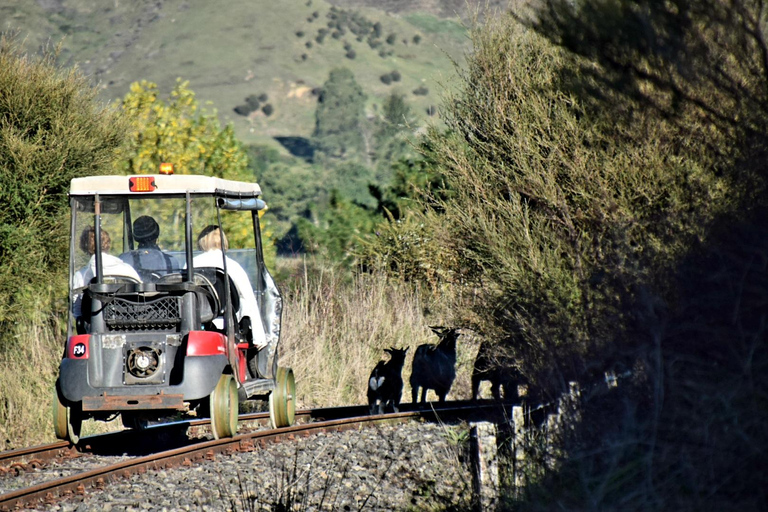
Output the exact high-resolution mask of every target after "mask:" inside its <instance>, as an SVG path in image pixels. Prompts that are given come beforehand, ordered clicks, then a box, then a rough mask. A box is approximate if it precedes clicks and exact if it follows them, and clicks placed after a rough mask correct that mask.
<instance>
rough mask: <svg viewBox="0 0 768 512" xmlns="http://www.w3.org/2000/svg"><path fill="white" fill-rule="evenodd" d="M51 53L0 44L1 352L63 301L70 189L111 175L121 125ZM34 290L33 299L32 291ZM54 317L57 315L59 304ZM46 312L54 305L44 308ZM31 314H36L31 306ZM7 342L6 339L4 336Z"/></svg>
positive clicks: (3, 40) (84, 82) (83, 80)
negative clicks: (33, 318) (37, 54)
mask: <svg viewBox="0 0 768 512" xmlns="http://www.w3.org/2000/svg"><path fill="white" fill-rule="evenodd" d="M55 60H56V57H55V55H53V54H48V55H47V56H45V57H43V58H40V59H36V58H33V57H29V56H26V55H24V54H22V53H21V50H20V49H19V46H17V43H16V42H15V41H13V40H9V39H7V38H5V37H2V38H0V182H2V184H3V186H2V187H0V261H1V262H2V264H1V265H0V324H2V326H3V328H2V329H0V337H2V340H3V342H2V343H1V344H0V347H4V348H6V347H10V346H13V343H14V342H13V337H12V332H13V329H11V328H9V326H8V325H6V323H5V322H11V324H13V323H14V322H17V321H22V319H23V318H24V317H25V315H27V314H28V313H30V312H31V310H30V309H29V308H31V307H32V304H33V303H35V302H36V301H37V300H40V301H46V300H53V297H54V296H52V295H49V294H50V293H52V292H55V293H56V294H57V295H58V296H59V297H61V296H65V293H64V292H63V290H61V289H56V290H52V289H51V288H50V286H52V285H56V286H61V285H62V282H61V277H62V276H66V275H67V268H68V267H67V259H68V254H69V252H68V250H67V238H68V229H67V225H66V219H67V214H66V211H67V206H68V204H67V191H68V190H69V182H70V180H71V179H72V178H75V177H78V176H86V175H89V174H104V173H106V172H110V171H112V170H113V168H112V162H113V158H114V153H113V150H114V149H115V148H116V147H118V146H119V144H120V143H121V141H122V137H123V135H122V134H123V133H124V128H125V127H124V125H123V124H122V123H121V122H120V120H119V119H118V118H117V117H116V115H115V114H114V113H113V112H112V111H109V110H104V109H102V108H100V107H99V106H98V103H97V102H96V101H95V97H96V91H95V90H94V89H92V88H91V87H90V86H88V82H87V80H86V78H85V77H83V76H82V75H81V74H79V73H78V72H76V71H69V72H64V71H61V70H59V69H58V68H57V67H56V65H55ZM33 290H34V293H33V292H32V291H33ZM57 304H58V305H57V306H56V308H53V309H54V310H55V311H60V310H61V304H60V303H57ZM47 306H48V307H50V306H51V304H47ZM33 309H34V308H33ZM6 336H9V337H8V338H6Z"/></svg>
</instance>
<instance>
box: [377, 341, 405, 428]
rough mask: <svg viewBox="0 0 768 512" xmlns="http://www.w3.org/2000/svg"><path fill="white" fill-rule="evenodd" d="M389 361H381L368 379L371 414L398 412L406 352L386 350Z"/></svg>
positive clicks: (397, 349) (392, 349)
mask: <svg viewBox="0 0 768 512" xmlns="http://www.w3.org/2000/svg"><path fill="white" fill-rule="evenodd" d="M384 352H386V353H388V354H389V361H386V362H384V361H379V362H378V363H376V366H375V367H374V368H373V371H372V372H371V376H370V377H368V407H369V410H370V413H371V414H383V413H384V410H385V409H388V408H389V409H392V411H393V412H398V406H399V405H400V396H401V395H402V393H403V376H402V371H403V365H404V364H405V354H406V352H408V349H407V348H406V349H405V350H402V349H399V348H394V347H392V348H385V349H384Z"/></svg>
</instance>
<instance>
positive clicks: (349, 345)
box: [0, 262, 477, 449]
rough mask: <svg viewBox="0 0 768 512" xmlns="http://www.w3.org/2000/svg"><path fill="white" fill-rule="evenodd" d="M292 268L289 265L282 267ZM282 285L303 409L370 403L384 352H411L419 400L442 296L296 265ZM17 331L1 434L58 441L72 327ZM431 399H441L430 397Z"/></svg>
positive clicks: (0, 381)
mask: <svg viewBox="0 0 768 512" xmlns="http://www.w3.org/2000/svg"><path fill="white" fill-rule="evenodd" d="M281 265H282V266H285V265H286V263H284V262H283V263H282V264H281ZM287 275H288V277H287V278H285V279H281V281H285V282H281V285H282V288H283V294H284V296H285V307H284V314H283V338H282V341H281V360H280V363H281V364H282V365H284V366H290V367H292V368H293V370H294V372H295V375H296V382H297V393H298V405H299V407H313V406H337V405H347V404H363V403H366V390H367V380H368V376H369V373H370V371H371V369H372V368H373V366H374V365H375V364H376V361H378V360H379V359H382V358H384V357H385V354H384V352H383V349H384V348H388V347H392V346H394V347H410V350H409V353H408V354H409V355H408V359H407V361H406V366H405V368H404V369H403V380H404V381H405V387H404V389H403V401H404V402H410V387H409V386H408V376H409V375H410V371H411V370H410V365H411V364H410V363H411V357H412V355H413V352H414V351H415V348H416V346H417V345H419V344H421V343H434V342H436V341H437V337H436V336H435V335H434V334H433V333H432V331H430V329H429V326H430V325H450V324H451V322H450V319H449V317H448V314H447V311H448V308H447V306H446V304H443V303H441V300H442V299H441V298H440V297H433V296H428V295H426V294H424V293H422V292H420V291H419V290H417V289H416V288H414V287H413V286H411V285H410V284H408V283H404V282H402V281H399V280H397V279H392V278H389V279H387V278H386V277H384V276H379V275H360V276H357V277H352V278H351V277H349V275H346V274H342V273H339V272H337V271H334V270H330V269H327V268H323V267H320V266H318V265H316V264H314V263H313V264H311V265H307V264H304V263H299V264H298V265H296V262H294V263H293V267H292V269H291V270H290V271H289V272H288V273H287ZM36 311H37V313H36V314H35V315H33V316H32V317H31V318H30V321H29V322H28V323H24V324H17V325H16V327H15V329H16V332H15V333H14V334H13V336H12V337H11V339H15V340H17V341H18V343H17V344H16V345H15V347H13V348H12V349H8V350H3V351H2V352H0V368H3V371H2V372H0V435H2V440H3V448H2V449H11V448H17V447H21V446H31V445H35V444H40V443H43V442H49V441H52V440H53V426H52V423H51V412H50V411H51V397H52V390H53V386H54V382H55V380H56V375H57V372H58V365H59V361H60V357H61V351H62V347H63V338H64V334H63V331H62V322H63V321H64V320H63V319H59V318H55V317H51V315H52V313H48V311H50V307H43V306H42V305H41V306H40V307H38V308H36ZM476 352H477V342H476V341H475V340H474V339H473V338H472V336H471V335H470V334H467V335H464V336H462V337H460V338H459V343H458V362H457V376H456V381H455V383H454V386H453V389H452V390H451V392H450V393H449V395H448V399H449V400H452V399H454V400H455V399H467V398H469V397H470V376H471V371H472V362H473V359H474V356H475V354H476ZM428 399H430V400H436V396H435V395H434V392H432V391H430V394H429V395H428ZM119 425H120V424H119V421H116V422H112V423H108V424H104V423H102V422H96V421H92V420H89V421H86V422H85V423H84V425H83V434H84V435H89V434H92V433H96V432H103V431H108V430H114V429H117V428H119Z"/></svg>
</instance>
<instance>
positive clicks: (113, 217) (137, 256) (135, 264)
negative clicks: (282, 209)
mask: <svg viewBox="0 0 768 512" xmlns="http://www.w3.org/2000/svg"><path fill="white" fill-rule="evenodd" d="M100 202H101V208H100V218H101V224H100V229H101V244H100V245H101V261H102V276H103V277H104V276H107V277H110V276H117V277H120V278H124V279H126V280H128V281H138V282H143V283H152V282H157V281H158V280H160V279H161V278H162V277H163V276H165V275H167V274H171V273H179V272H181V271H182V270H184V269H186V268H187V266H188V262H187V254H186V229H185V219H186V200H185V198H184V197H179V196H169V197H162V196H151V197H149V198H148V197H146V196H143V197H142V196H103V197H101V198H100ZM190 205H191V206H190V208H191V219H192V241H191V245H192V250H193V253H192V255H193V257H195V256H198V255H199V254H200V253H201V251H200V248H199V247H198V243H197V238H198V235H199V234H200V233H202V232H203V231H204V230H205V229H206V228H207V227H208V226H211V225H216V226H218V225H219V219H221V226H223V228H224V232H225V233H226V237H227V239H228V247H227V249H228V251H227V255H228V256H229V257H230V258H232V259H234V260H235V261H237V262H238V263H239V264H240V265H241V266H242V267H243V269H244V270H245V272H246V273H247V274H248V277H249V279H250V280H251V283H252V284H253V288H255V289H256V290H257V291H258V289H259V288H261V286H259V285H260V281H261V276H260V273H261V272H260V258H259V256H258V255H259V250H258V249H260V247H259V246H258V240H259V239H258V233H257V237H256V238H255V237H254V232H253V220H252V217H251V212H250V211H233V210H217V208H216V202H215V200H214V198H213V197H211V196H196V197H192V199H191V203H190ZM72 215H73V218H72V244H71V254H72V258H71V260H72V265H71V270H72V273H71V275H72V279H71V281H70V284H71V289H72V290H73V291H77V290H79V289H81V288H83V287H84V286H87V285H88V284H89V283H90V282H91V280H92V279H93V278H94V277H96V271H97V269H96V257H95V253H96V250H97V247H96V245H97V244H96V238H95V235H96V233H95V229H94V228H95V224H94V217H95V207H94V198H93V197H91V196H75V197H73V198H72Z"/></svg>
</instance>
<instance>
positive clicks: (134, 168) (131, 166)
mask: <svg viewBox="0 0 768 512" xmlns="http://www.w3.org/2000/svg"><path fill="white" fill-rule="evenodd" d="M188 85H189V84H188V82H183V81H181V80H180V79H179V80H177V82H176V86H175V87H174V88H173V91H171V93H170V97H169V98H168V100H167V101H166V100H163V99H162V98H160V96H159V91H158V89H157V85H156V84H154V83H152V82H147V81H146V80H142V81H140V82H134V83H133V84H131V91H130V92H129V93H128V94H126V95H125V98H123V102H122V110H123V113H124V114H125V116H126V117H127V118H128V119H129V120H130V122H131V129H130V131H129V133H128V142H127V144H126V145H125V147H124V148H123V151H122V153H121V157H122V169H123V170H124V171H125V172H132V173H153V172H156V171H157V169H158V168H159V165H160V163H161V162H173V164H174V166H175V167H176V172H178V173H180V174H203V175H209V176H218V177H220V178H228V179H241V178H243V177H245V176H246V175H247V172H246V167H247V157H246V155H245V152H244V151H243V149H242V147H241V144H240V143H239V142H238V140H237V138H236V137H235V134H234V131H233V129H232V127H231V126H226V127H225V128H223V129H222V128H221V127H220V125H219V121H218V118H217V116H216V112H213V113H211V114H208V113H206V112H205V111H200V107H199V105H198V102H197V100H196V99H195V93H194V92H193V91H192V90H190V89H189V87H188Z"/></svg>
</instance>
